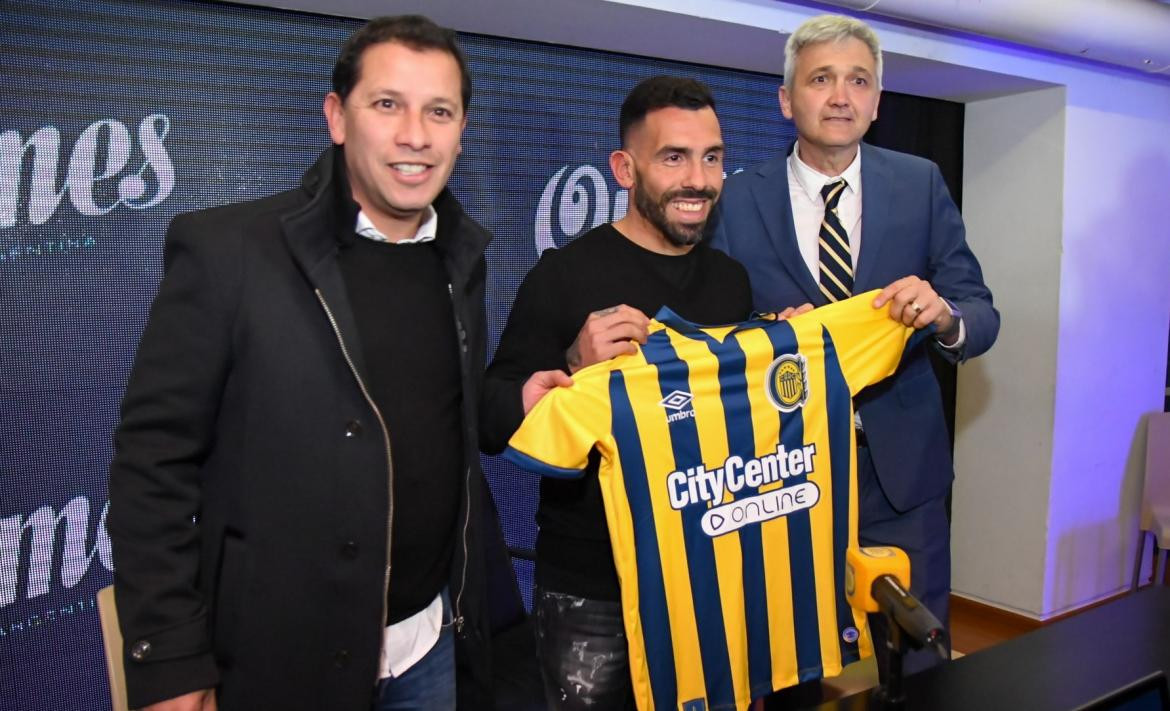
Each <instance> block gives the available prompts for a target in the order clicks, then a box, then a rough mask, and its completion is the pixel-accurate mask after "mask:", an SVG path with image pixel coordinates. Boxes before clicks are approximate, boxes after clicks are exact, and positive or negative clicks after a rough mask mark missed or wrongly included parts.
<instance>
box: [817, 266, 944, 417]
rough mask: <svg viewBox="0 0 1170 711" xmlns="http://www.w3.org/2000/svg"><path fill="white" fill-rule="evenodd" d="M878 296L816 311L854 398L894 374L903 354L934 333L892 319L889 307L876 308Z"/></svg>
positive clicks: (865, 296) (860, 296) (873, 293)
mask: <svg viewBox="0 0 1170 711" xmlns="http://www.w3.org/2000/svg"><path fill="white" fill-rule="evenodd" d="M879 293H881V292H880V291H879V290H877V289H875V290H873V291H869V292H866V293H864V294H858V295H857V296H854V297H853V298H851V299H846V300H845V301H841V302H838V303H836V304H831V305H829V306H824V307H821V308H820V309H817V312H821V323H822V325H823V326H824V328H825V329H826V330H827V331H828V332H829V335H830V336H831V337H832V340H833V347H834V348H836V350H837V358H838V360H839V362H840V363H841V372H842V374H843V375H844V376H845V381H846V382H848V383H849V389H850V391H851V392H852V394H854V395H856V394H857V393H858V392H859V391H861V390H862V389H864V388H865V387H867V386H869V385H873V384H874V383H876V382H878V381H879V380H883V379H885V378H888V377H889V376H891V375H893V374H894V371H895V370H897V369H898V364H899V363H900V362H901V360H902V354H903V353H905V352H906V351H907V350H909V349H910V348H912V347H914V346H915V345H917V344H918V343H919V342H920V341H922V339H924V338H925V337H926V336H927V335H929V334H931V333H933V332H934V327H933V326H932V327H929V328H925V329H921V330H915V329H914V328H912V327H910V326H906V325H904V324H902V323H900V322H898V321H895V320H894V319H892V318H890V306H889V304H886V305H885V306H883V307H881V308H880V309H875V308H874V307H873V300H874V299H875V298H877V295H878V294H879ZM814 313H815V312H814Z"/></svg>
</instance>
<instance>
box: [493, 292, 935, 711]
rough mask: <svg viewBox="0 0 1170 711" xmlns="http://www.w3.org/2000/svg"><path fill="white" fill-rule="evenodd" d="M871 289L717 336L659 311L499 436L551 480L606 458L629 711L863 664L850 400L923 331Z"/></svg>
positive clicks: (730, 694)
mask: <svg viewBox="0 0 1170 711" xmlns="http://www.w3.org/2000/svg"><path fill="white" fill-rule="evenodd" d="M877 293H878V292H876V291H874V292H870V293H867V294H862V295H859V296H856V297H854V298H851V299H848V300H845V301H841V302H838V303H835V304H832V305H829V306H824V307H821V308H818V309H815V310H813V311H811V312H809V313H807V314H804V315H801V316H798V317H795V318H792V319H789V320H787V321H778V320H775V319H774V318H761V319H756V320H751V321H747V322H744V323H740V324H733V325H726V326H715V327H704V326H698V325H695V324H692V323H689V322H687V321H685V320H683V319H681V318H679V317H678V316H677V315H675V314H674V313H673V312H671V311H670V310H669V309H666V308H664V309H662V310H661V311H659V312H658V314H657V315H656V316H655V318H654V320H653V321H651V323H650V328H649V337H648V339H647V341H646V344H645V345H643V346H641V348H640V349H639V350H638V352H637V353H636V354H632V355H626V356H620V357H618V358H615V359H613V360H609V361H606V362H602V363H597V364H595V365H592V366H590V367H588V368H584V369H582V370H580V371H578V372H577V373H576V374H575V375H574V376H573V381H574V382H573V385H572V386H571V387H567V388H556V389H554V390H552V391H551V392H549V393H548V394H547V395H545V396H544V397H543V398H541V400H540V401H539V402H538V403H537V405H536V406H535V407H534V408H533V409H532V411H531V412H530V413H529V414H528V416H527V417H526V418H525V420H524V422H523V424H522V425H521V427H520V429H519V430H518V431H517V432H516V433H515V435H513V437H512V439H511V440H510V442H509V447H508V450H507V451H506V456H507V457H508V458H509V459H510V460H511V461H513V462H514V463H516V464H517V465H519V466H521V467H523V468H525V469H529V470H531V471H534V472H537V473H540V474H543V475H547V476H558V477H577V476H580V474H581V470H583V469H584V468H585V466H586V462H587V459H588V457H589V454H590V451H591V450H592V449H593V448H594V447H596V448H597V449H598V451H599V453H600V455H601V467H600V470H599V480H600V485H601V490H602V497H603V499H604V503H605V512H606V517H607V525H608V528H609V533H610V539H611V544H612V547H613V555H614V563H615V565H616V567H617V573H618V579H619V581H620V584H621V603H622V614H623V618H624V624H625V629H626V634H627V639H628V644H629V660H630V673H631V677H632V680H633V688H634V696H635V699H636V700H637V704H638V708H639V709H642V710H643V711H648V710H649V709H683V710H684V711H701V710H703V709H744V708H746V707H747V706H748V705H749V704H750V702H751V700H752V699H754V698H758V697H760V696H763V695H765V694H767V693H769V692H771V691H772V690H774V689H780V688H783V687H786V686H791V685H793V684H795V683H797V682H798V681H807V680H810V679H815V678H818V677H821V676H832V675H836V674H838V673H840V671H841V667H842V666H843V665H844V664H847V663H849V662H851V661H854V660H856V659H858V658H860V657H862V656H868V655H869V654H871V653H872V645H871V644H870V640H869V636H868V630H867V628H866V626H865V616H864V614H863V613H860V612H854V611H853V610H852V609H851V608H850V607H849V606H848V603H847V602H846V600H845V589H844V580H845V549H846V547H848V546H855V545H857V483H856V475H855V469H856V461H855V447H854V426H853V405H852V396H853V395H855V394H856V393H857V392H858V391H859V390H861V389H862V388H864V387H866V386H867V385H870V384H872V383H874V382H877V381H879V380H881V379H882V378H885V377H887V376H889V375H891V374H893V372H894V370H895V369H896V368H897V366H898V363H899V361H900V359H901V356H902V353H903V351H904V350H905V349H906V347H907V344H908V343H909V342H910V340H911V338H912V337H914V336H915V331H914V330H913V329H911V328H908V327H906V326H903V325H902V324H900V323H898V322H896V321H894V320H893V319H891V318H890V317H889V313H888V306H887V307H885V308H882V309H874V308H873V307H872V302H873V299H874V297H875V296H876V294H877Z"/></svg>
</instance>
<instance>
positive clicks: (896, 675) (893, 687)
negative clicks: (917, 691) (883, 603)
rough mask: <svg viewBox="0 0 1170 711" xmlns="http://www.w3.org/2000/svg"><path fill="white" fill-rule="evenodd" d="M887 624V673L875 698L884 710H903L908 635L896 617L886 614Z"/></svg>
mask: <svg viewBox="0 0 1170 711" xmlns="http://www.w3.org/2000/svg"><path fill="white" fill-rule="evenodd" d="M886 624H887V625H888V626H889V630H888V632H887V634H886V651H887V655H886V673H885V674H884V677H885V681H883V682H882V683H881V685H880V686H878V690H877V692H876V693H875V694H874V697H875V698H876V699H877V700H878V701H879V703H880V707H881V708H883V709H902V708H904V707H905V705H906V692H905V689H904V679H905V678H904V676H903V674H902V658H903V657H904V656H906V649H907V646H906V635H904V634H903V633H902V627H901V625H899V624H898V621H897V620H895V619H894V616H893V615H891V614H889V613H886Z"/></svg>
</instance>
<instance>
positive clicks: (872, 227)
mask: <svg viewBox="0 0 1170 711" xmlns="http://www.w3.org/2000/svg"><path fill="white" fill-rule="evenodd" d="M892 179H893V178H892V176H891V175H890V172H889V169H888V167H887V166H886V164H885V161H883V160H882V156H881V154H879V153H878V152H877V151H875V150H873V148H871V147H870V146H868V145H866V144H864V143H862V144H861V225H862V228H861V255H860V256H859V257H858V258H857V272H856V274H855V275H854V278H853V292H854V293H861V292H863V291H868V290H870V289H875V288H880V287H884V286H885V284H872V283H870V282H871V279H872V275H873V273H874V265H875V264H877V260H878V256H879V255H880V254H881V249H882V244H883V243H884V241H885V236H886V235H885V227H886V215H887V214H888V211H889V209H890V201H891V200H892V199H893V195H894V191H893V184H892Z"/></svg>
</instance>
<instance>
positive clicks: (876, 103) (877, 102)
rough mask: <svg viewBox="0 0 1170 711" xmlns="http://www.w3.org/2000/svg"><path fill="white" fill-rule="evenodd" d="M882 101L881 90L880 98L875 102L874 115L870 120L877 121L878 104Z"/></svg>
mask: <svg viewBox="0 0 1170 711" xmlns="http://www.w3.org/2000/svg"><path fill="white" fill-rule="evenodd" d="M881 102H882V94H881V92H880V91H879V92H878V100H877V101H876V102H874V105H873V117H872V118H870V121H877V114H878V104H880V103H881Z"/></svg>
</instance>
